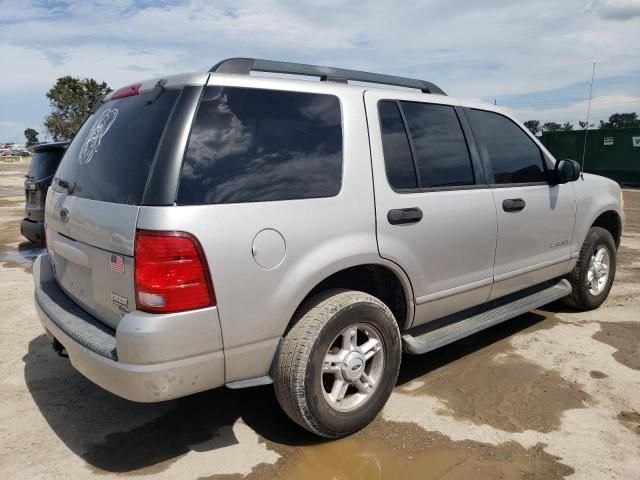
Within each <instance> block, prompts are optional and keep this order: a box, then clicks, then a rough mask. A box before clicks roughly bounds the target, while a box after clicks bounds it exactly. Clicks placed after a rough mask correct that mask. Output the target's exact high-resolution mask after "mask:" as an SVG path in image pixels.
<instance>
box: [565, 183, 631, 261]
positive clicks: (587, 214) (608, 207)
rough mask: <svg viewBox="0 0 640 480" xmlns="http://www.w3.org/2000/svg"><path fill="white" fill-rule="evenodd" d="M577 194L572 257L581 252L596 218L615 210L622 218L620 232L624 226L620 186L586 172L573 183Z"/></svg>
mask: <svg viewBox="0 0 640 480" xmlns="http://www.w3.org/2000/svg"><path fill="white" fill-rule="evenodd" d="M572 185H573V189H574V192H575V196H576V224H575V228H574V234H573V241H572V245H571V257H572V258H576V257H577V256H578V254H579V253H580V249H581V248H582V244H583V243H584V239H585V238H586V236H587V233H588V232H589V229H590V228H591V226H592V225H593V223H594V222H595V221H596V219H597V218H598V217H599V216H600V215H602V214H603V213H605V212H608V211H613V212H615V213H616V214H617V215H618V217H619V219H620V232H621V233H622V229H623V227H624V212H623V210H622V205H621V202H620V186H619V185H618V184H617V183H616V182H614V181H613V180H610V179H608V178H605V177H601V176H599V175H592V174H589V173H585V174H583V175H582V177H581V178H580V179H578V180H576V181H575V182H573V183H572Z"/></svg>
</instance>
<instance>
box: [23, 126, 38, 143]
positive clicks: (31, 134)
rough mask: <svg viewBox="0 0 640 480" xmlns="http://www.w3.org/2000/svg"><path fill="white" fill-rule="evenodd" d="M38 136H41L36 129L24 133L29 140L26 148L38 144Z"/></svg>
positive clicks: (28, 129)
mask: <svg viewBox="0 0 640 480" xmlns="http://www.w3.org/2000/svg"><path fill="white" fill-rule="evenodd" d="M38 135H40V134H39V133H38V132H37V131H36V130H35V129H33V128H27V129H26V130H25V131H24V138H26V139H27V143H25V146H27V147H30V146H31V145H34V144H36V143H38Z"/></svg>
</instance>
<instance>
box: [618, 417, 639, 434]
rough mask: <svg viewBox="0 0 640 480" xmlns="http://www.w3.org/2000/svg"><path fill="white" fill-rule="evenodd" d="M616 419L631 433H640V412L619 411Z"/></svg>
mask: <svg viewBox="0 0 640 480" xmlns="http://www.w3.org/2000/svg"><path fill="white" fill-rule="evenodd" d="M618 421H619V422H620V423H622V424H623V425H624V426H625V427H627V428H628V429H629V430H631V431H632V432H633V433H637V434H638V435H640V412H635V411H633V412H620V414H619V415H618Z"/></svg>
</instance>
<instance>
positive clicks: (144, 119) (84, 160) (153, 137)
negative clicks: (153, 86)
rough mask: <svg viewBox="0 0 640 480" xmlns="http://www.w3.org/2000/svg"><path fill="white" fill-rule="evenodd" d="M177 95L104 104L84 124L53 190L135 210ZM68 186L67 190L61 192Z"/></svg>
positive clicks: (145, 96) (168, 92)
mask: <svg viewBox="0 0 640 480" xmlns="http://www.w3.org/2000/svg"><path fill="white" fill-rule="evenodd" d="M178 95H179V91H178V90H166V91H165V92H164V93H162V94H161V95H160V96H159V97H157V99H156V100H155V101H153V102H151V103H148V102H149V100H150V99H151V94H141V95H136V96H132V97H125V98H121V99H118V100H113V101H109V102H106V103H105V104H104V105H102V106H101V107H100V108H99V109H98V110H97V111H96V112H95V113H94V114H93V115H92V116H91V117H89V119H88V120H87V121H86V122H85V123H84V125H83V126H82V128H80V130H79V131H78V133H77V134H76V136H75V137H74V139H73V142H71V145H70V146H69V148H68V149H67V152H66V154H65V155H64V158H63V159H62V162H61V163H60V167H59V168H58V171H57V172H56V178H55V179H54V185H53V188H54V189H55V190H57V191H62V192H71V194H72V195H75V196H77V197H82V198H88V199H91V200H100V201H103V202H111V203H122V204H129V205H139V204H140V203H142V196H143V194H144V188H145V185H146V183H147V177H148V176H149V171H150V170H151V163H152V162H153V158H154V155H155V153H156V148H157V146H158V142H159V141H160V137H161V135H162V132H163V130H164V127H165V125H166V123H167V119H168V118H169V115H170V113H171V110H172V108H173V105H174V104H175V102H176V99H177V98H178ZM65 185H68V187H65Z"/></svg>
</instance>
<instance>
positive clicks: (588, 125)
mask: <svg viewBox="0 0 640 480" xmlns="http://www.w3.org/2000/svg"><path fill="white" fill-rule="evenodd" d="M578 125H580V128H581V129H582V130H586V129H587V128H591V127H595V125H594V124H593V123H587V122H585V121H584V120H580V121H579V122H578Z"/></svg>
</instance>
